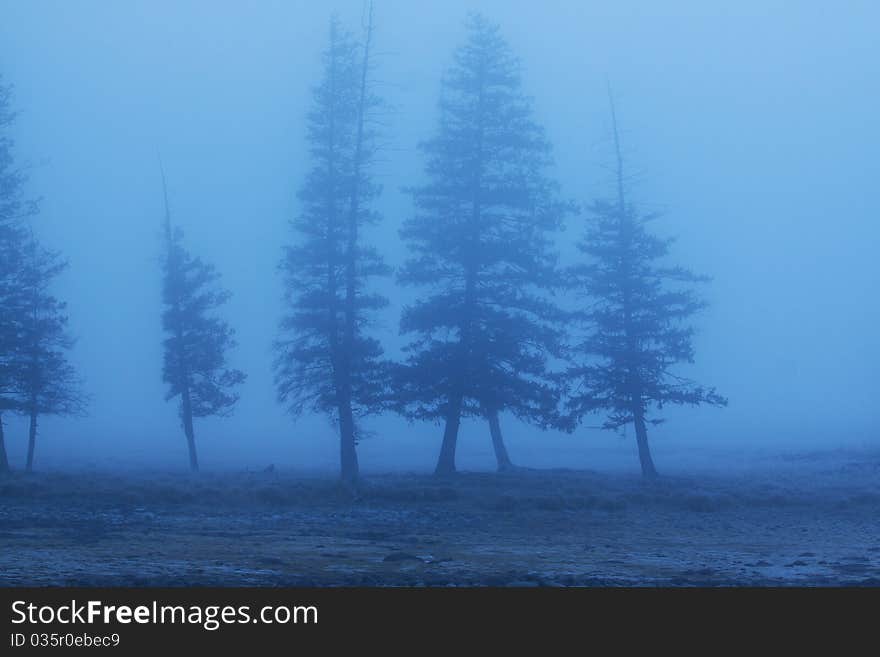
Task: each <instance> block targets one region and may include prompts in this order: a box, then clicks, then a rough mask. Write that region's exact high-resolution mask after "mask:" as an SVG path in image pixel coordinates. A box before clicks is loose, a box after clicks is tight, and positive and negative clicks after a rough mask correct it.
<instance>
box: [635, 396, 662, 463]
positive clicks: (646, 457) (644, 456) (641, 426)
mask: <svg viewBox="0 0 880 657" xmlns="http://www.w3.org/2000/svg"><path fill="white" fill-rule="evenodd" d="M633 416H634V419H635V425H636V443H637V444H638V446H639V463H641V464H642V476H644V477H648V478H650V479H653V478H654V477H656V476H657V469H656V468H655V467H654V460H653V459H652V458H651V448H650V447H648V430H647V428H646V427H645V416H644V414H643V413H642V411H641V410H637V411H636V412H635V413H634V414H633Z"/></svg>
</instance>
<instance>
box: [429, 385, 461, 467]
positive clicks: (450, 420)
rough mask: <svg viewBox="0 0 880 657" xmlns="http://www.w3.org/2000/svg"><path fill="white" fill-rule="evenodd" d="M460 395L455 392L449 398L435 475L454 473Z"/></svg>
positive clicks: (459, 418)
mask: <svg viewBox="0 0 880 657" xmlns="http://www.w3.org/2000/svg"><path fill="white" fill-rule="evenodd" d="M461 404H462V396H461V394H460V393H456V394H455V396H454V398H453V399H450V400H449V412H448V413H447V415H446V427H445V428H444V430H443V444H442V445H440V457H439V458H438V459H437V467H436V468H434V474H436V475H451V474H455V447H456V445H457V443H458V427H459V425H461Z"/></svg>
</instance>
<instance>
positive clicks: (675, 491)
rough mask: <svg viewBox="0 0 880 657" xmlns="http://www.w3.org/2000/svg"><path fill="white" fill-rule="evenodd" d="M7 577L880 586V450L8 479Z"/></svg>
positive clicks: (1, 558)
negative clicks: (624, 466) (343, 480)
mask: <svg viewBox="0 0 880 657" xmlns="http://www.w3.org/2000/svg"><path fill="white" fill-rule="evenodd" d="M0 585H3V586H30V585H37V586H44V585H65V586H73V585H84V586H104V585H106V586H124V585H135V586H176V585H180V586H191V585H220V586H253V585H256V586H274V585H279V586H298V585H317V586H325V585H326V586H336V585H349V586H351V585H355V586H362V585H367V586H383V585H419V586H421V585H429V586H431V585H436V586H449V585H458V586H473V585H490V586H535V585H578V586H584V585H587V586H594V585H613V586H617V585H622V586H633V585H636V586H641V585H647V586H654V585H674V586H689V585H723V586H727V585H760V586H764V585H819V586H822V585H874V586H878V585H880V455H878V454H877V453H872V454H868V453H850V454H840V453H833V454H812V455H810V454H806V455H802V456H799V457H790V458H787V459H778V460H777V461H773V462H768V463H767V464H766V465H765V467H761V468H756V469H754V470H751V471H748V472H736V473H728V474H717V473H716V474H708V473H702V474H700V473H695V474H692V475H689V476H686V477H683V476H676V477H663V478H661V479H660V480H658V481H656V482H644V481H641V480H640V478H638V477H635V476H628V475H621V474H605V473H598V472H583V471H567V470H543V471H537V470H535V471H530V470H529V471H522V472H516V473H511V474H504V475H501V474H490V473H464V474H459V475H457V476H455V477H453V478H451V479H436V478H434V477H432V476H430V475H403V474H393V475H383V476H371V477H368V478H366V479H365V482H364V485H363V488H362V490H361V492H360V493H359V494H358V495H357V496H352V495H351V494H350V493H347V492H346V491H344V490H342V489H341V488H340V487H339V486H338V485H337V484H336V482H335V481H334V480H333V479H332V478H330V477H326V478H321V477H316V476H305V475H297V474H296V473H286V472H271V473H269V472H259V473H247V472H243V473H224V474H200V475H197V476H189V475H183V474H161V473H153V474H143V473H142V474H127V475H125V476H123V475H112V474H108V473H103V474H102V473H95V472H92V473H84V472H81V473H48V474H35V475H30V476H27V475H23V474H17V475H13V476H12V477H9V478H6V479H3V480H0Z"/></svg>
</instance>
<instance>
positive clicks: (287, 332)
mask: <svg viewBox="0 0 880 657" xmlns="http://www.w3.org/2000/svg"><path fill="white" fill-rule="evenodd" d="M371 17H372V12H370V21H369V23H368V25H367V27H366V31H365V35H364V42H363V43H357V42H356V41H355V39H354V38H353V37H352V35H351V34H350V33H348V32H346V31H345V30H343V29H342V28H341V26H340V25H339V23H338V21H337V20H336V18H335V17H334V19H333V20H332V21H331V25H330V44H329V46H328V48H327V50H326V51H325V53H324V57H323V62H324V72H323V79H322V80H321V82H320V84H319V85H318V86H317V87H316V88H315V90H314V105H313V108H312V110H311V112H310V113H309V117H308V120H309V129H308V140H309V152H310V155H311V158H312V169H311V170H310V172H309V174H308V176H307V177H306V180H305V182H304V184H303V185H302V187H301V189H300V191H299V200H300V203H301V207H302V210H301V214H300V216H299V217H298V218H297V219H296V220H294V221H293V222H291V224H292V227H293V228H294V230H295V231H296V232H297V234H298V237H299V240H298V242H297V243H296V244H295V245H292V246H288V247H286V249H285V252H284V258H283V260H282V263H281V270H282V272H283V274H284V284H285V296H284V301H285V305H286V308H287V314H286V316H285V317H284V318H283V320H282V322H281V331H280V333H281V335H280V337H279V339H278V340H277V342H276V351H277V357H276V360H275V372H276V384H277V390H278V397H279V400H280V401H281V402H282V403H284V404H285V405H286V406H287V408H288V410H289V411H290V413H291V414H293V415H294V416H297V415H299V414H301V413H302V412H304V411H313V412H317V413H322V414H325V415H327V416H329V417H330V418H332V420H333V421H334V422H335V423H338V426H339V431H340V471H341V476H342V479H343V481H345V482H347V483H349V484H351V483H354V482H355V481H356V480H357V478H358V462H357V451H356V443H357V439H358V436H359V435H360V429H359V427H358V424H357V418H358V417H361V416H364V415H367V414H370V413H374V412H377V411H379V410H381V409H382V408H383V407H384V400H385V398H386V385H387V384H386V379H387V366H386V364H385V362H384V361H383V359H382V354H383V351H382V347H381V345H380V344H379V342H378V341H377V340H376V339H374V338H372V337H370V336H369V335H368V334H367V332H366V330H365V329H367V328H368V327H369V324H370V317H371V314H372V313H373V312H375V311H376V310H378V309H380V308H382V307H384V306H385V305H386V304H387V300H386V299H385V298H384V297H381V296H379V295H378V294H375V293H373V292H371V291H370V290H369V282H370V279H371V278H373V277H376V276H383V275H387V274H388V273H389V269H388V267H387V266H386V265H385V264H384V262H383V261H382V258H381V257H380V256H379V254H378V253H377V252H376V250H375V249H373V248H372V247H370V246H367V245H365V244H364V243H363V240H362V238H361V231H360V229H361V227H362V226H364V225H365V224H369V223H373V222H375V221H377V220H378V219H379V217H378V216H377V215H376V213H375V212H373V211H372V210H371V209H370V202H371V201H372V200H373V199H374V198H375V197H376V196H378V194H379V192H380V189H379V187H378V186H377V185H376V184H374V183H373V182H372V179H371V175H370V167H371V164H372V163H373V161H374V157H375V152H376V135H375V132H374V130H372V129H370V127H369V121H368V119H369V115H370V113H371V112H373V111H375V109H376V108H377V106H378V103H379V100H378V99H377V98H376V97H375V96H374V95H373V93H372V92H371V90H370V81H369V72H370V66H371V64H370V45H371V40H372V18H371Z"/></svg>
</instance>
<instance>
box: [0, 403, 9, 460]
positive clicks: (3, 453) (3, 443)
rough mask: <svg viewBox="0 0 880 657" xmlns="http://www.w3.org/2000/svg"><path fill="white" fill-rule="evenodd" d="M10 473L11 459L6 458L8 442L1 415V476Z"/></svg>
mask: <svg viewBox="0 0 880 657" xmlns="http://www.w3.org/2000/svg"><path fill="white" fill-rule="evenodd" d="M8 472H9V458H8V457H7V456H6V440H5V438H4V436H3V416H2V415H0V474H7V473H8Z"/></svg>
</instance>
